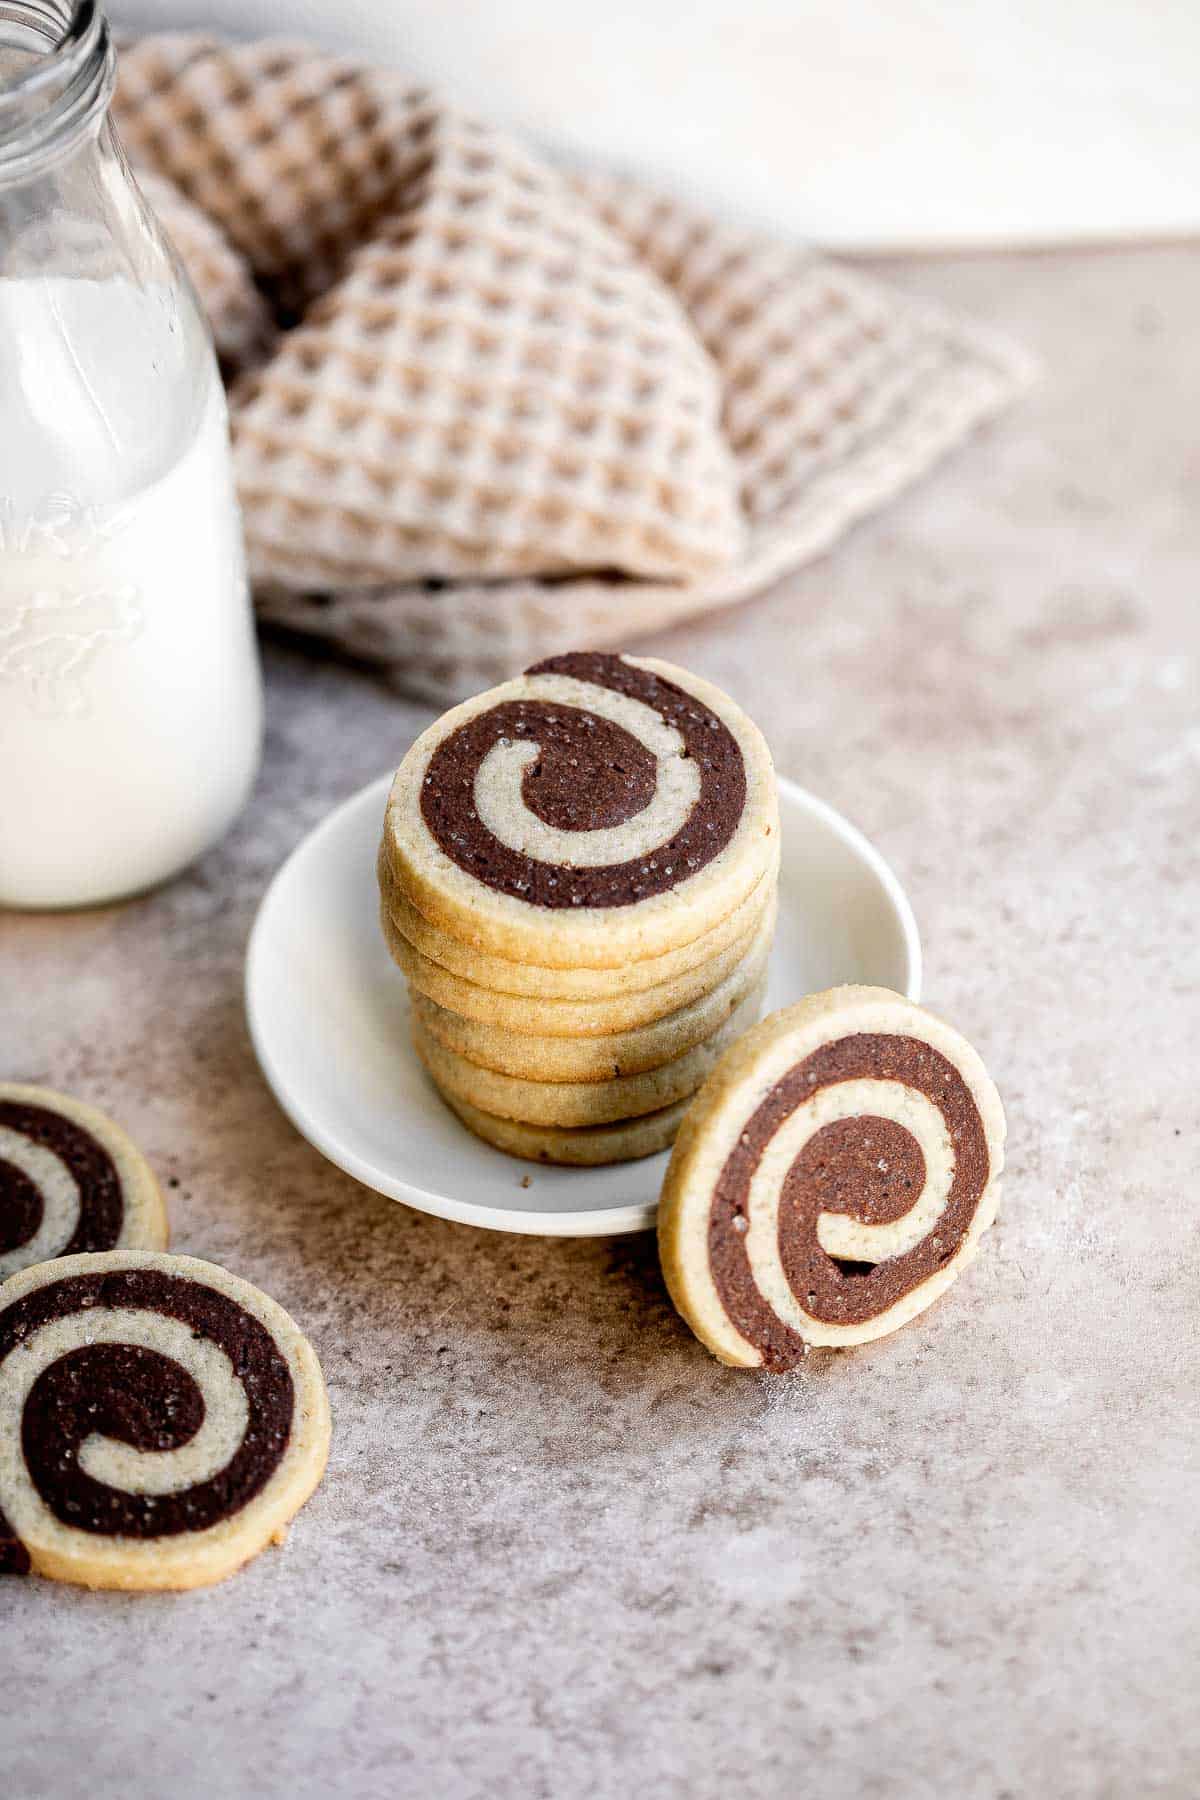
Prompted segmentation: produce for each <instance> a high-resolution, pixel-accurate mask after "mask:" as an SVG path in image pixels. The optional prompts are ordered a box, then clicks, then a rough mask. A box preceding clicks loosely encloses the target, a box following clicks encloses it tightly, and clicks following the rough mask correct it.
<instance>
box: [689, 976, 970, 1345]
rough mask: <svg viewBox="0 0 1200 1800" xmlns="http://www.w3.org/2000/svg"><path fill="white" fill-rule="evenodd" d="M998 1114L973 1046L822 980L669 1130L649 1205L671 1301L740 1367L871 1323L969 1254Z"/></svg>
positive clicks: (737, 1049) (920, 1299)
mask: <svg viewBox="0 0 1200 1800" xmlns="http://www.w3.org/2000/svg"><path fill="white" fill-rule="evenodd" d="M1004 1129H1005V1128H1004V1111H1003V1108H1002V1107H1001V1104H1000V1097H999V1095H998V1094H997V1092H996V1089H995V1087H994V1086H993V1085H992V1082H991V1080H990V1078H989V1076H988V1074H987V1071H986V1070H985V1069H984V1066H983V1064H982V1062H981V1061H980V1059H979V1057H978V1056H977V1055H976V1053H975V1051H974V1050H973V1049H972V1048H971V1046H970V1045H969V1044H968V1043H967V1042H966V1040H965V1039H964V1038H962V1037H960V1036H959V1034H958V1033H957V1032H956V1031H952V1030H951V1028H950V1027H949V1026H948V1025H945V1024H943V1023H942V1021H941V1020H940V1019H937V1018H934V1016H933V1015H932V1014H931V1013H928V1012H926V1011H925V1010H924V1009H923V1008H922V1007H919V1006H914V1005H913V1003H912V1002H911V1001H909V1000H905V999H903V998H902V997H901V996H900V995H898V994H893V993H890V992H889V991H888V990H887V989H885V988H869V987H843V988H834V989H832V990H831V991H830V992H828V993H825V994H815V995H812V996H811V997H810V998H809V999H807V1000H802V1001H801V1002H800V1004H799V1005H798V1006H792V1007H788V1008H787V1009H786V1010H785V1011H783V1012H780V1013H776V1014H774V1015H773V1016H772V1017H771V1018H769V1019H765V1020H764V1021H763V1023H762V1024H761V1025H758V1026H756V1027H755V1028H754V1030H752V1031H750V1032H748V1033H747V1034H746V1036H745V1037H744V1038H742V1039H741V1041H740V1042H739V1043H737V1044H735V1045H734V1047H733V1048H732V1049H731V1050H730V1051H729V1052H728V1053H727V1054H726V1055H725V1057H723V1058H722V1060H721V1062H720V1063H719V1064H718V1065H717V1067H716V1069H715V1070H714V1071H713V1073H712V1075H711V1076H710V1077H709V1080H708V1081H707V1083H706V1084H705V1086H704V1088H703V1089H702V1090H701V1092H700V1094H699V1095H698V1096H697V1098H696V1099H695V1101H694V1102H693V1104H692V1107H691V1110H690V1111H689V1113H688V1116H687V1118H686V1120H685V1121H684V1123H683V1127H682V1129H681V1131H680V1133H679V1138H678V1141H677V1142H676V1145H675V1151H674V1154H673V1156H672V1158H671V1163H670V1167H669V1168H668V1170H667V1175H666V1179H665V1181H664V1183H663V1191H662V1198H661V1201H660V1204H659V1213H658V1233H659V1250H660V1254H661V1257H662V1266H663V1273H664V1275H665V1276H666V1280H667V1286H668V1287H669V1289H670V1291H671V1298H672V1299H673V1300H674V1302H675V1305H676V1306H677V1307H678V1309H679V1311H680V1312H681V1313H682V1314H683V1316H684V1318H685V1319H686V1320H687V1321H688V1323H689V1325H691V1327H692V1329H693V1331H694V1332H695V1333H696V1335H697V1337H699V1338H700V1339H701V1340H702V1341H703V1342H704V1343H705V1344H706V1345H707V1346H708V1348H709V1349H710V1350H711V1351H712V1352H713V1354H714V1355H716V1356H718V1357H719V1358H720V1359H721V1361H722V1362H727V1363H735V1364H743V1365H745V1366H747V1367H756V1366H765V1367H766V1368H769V1369H788V1368H791V1367H792V1366H793V1365H794V1364H795V1363H796V1362H798V1361H799V1360H800V1358H801V1357H802V1356H803V1355H804V1354H805V1350H806V1348H807V1346H809V1345H816V1344H822V1345H839V1344H862V1343H867V1342H869V1341H870V1340H871V1339H873V1338H879V1337H883V1336H884V1335H885V1334H886V1333H887V1332H889V1331H894V1330H895V1329H896V1327H897V1326H899V1325H903V1324H904V1323H905V1322H906V1321H907V1320H909V1319H912V1318H915V1316H916V1315H917V1314H918V1313H920V1312H923V1311H924V1309H925V1308H926V1307H927V1306H928V1305H929V1304H930V1303H931V1302H932V1301H933V1300H935V1299H936V1298H937V1296H938V1295H939V1294H940V1293H942V1292H943V1291H944V1290H945V1289H946V1288H947V1287H948V1286H949V1285H950V1283H951V1282H952V1281H953V1280H954V1279H955V1277H956V1276H957V1275H958V1273H959V1272H960V1270H961V1269H962V1268H964V1267H965V1265H966V1264H967V1262H969V1261H970V1259H971V1257H972V1256H974V1254H975V1251H976V1249H977V1248H978V1245H979V1240H980V1238H981V1236H982V1235H983V1233H984V1232H985V1231H986V1230H987V1228H988V1226H989V1225H990V1224H991V1222H992V1220H993V1218H994V1217H995V1213H996V1204H997V1200H998V1182H999V1177H1000V1173H1001V1170H1002V1167H1003V1163H1004Z"/></svg>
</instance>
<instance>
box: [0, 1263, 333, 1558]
mask: <svg viewBox="0 0 1200 1800" xmlns="http://www.w3.org/2000/svg"><path fill="white" fill-rule="evenodd" d="M328 1447H329V1405H328V1401H327V1399H326V1394H325V1384H324V1381H323V1380H322V1377H321V1370H320V1367H319V1365H318V1363H317V1359H316V1356H315V1354H314V1353H313V1350H312V1347H311V1345H310V1344H309V1343H308V1342H307V1340H306V1339H305V1338H303V1337H302V1336H301V1334H300V1332H299V1331H298V1330H297V1328H296V1326H295V1325H294V1324H293V1322H292V1320H291V1319H289V1318H288V1316H287V1314H286V1313H285V1312H284V1311H283V1310H282V1308H280V1307H278V1306H276V1304H275V1302H274V1301H273V1300H269V1299H268V1298H267V1296H266V1295H265V1294H262V1293H260V1292H259V1291H258V1289H257V1288H254V1287H251V1286H250V1284H249V1283H248V1282H245V1281H240V1280H238V1278H237V1277H236V1276H234V1275H229V1274H227V1273H226V1271H225V1270H224V1269H219V1268H217V1267H215V1266H214V1264H212V1263H208V1262H200V1261H198V1260H197V1259H196V1258H194V1257H188V1256H166V1255H162V1254H160V1253H155V1252H153V1251H119V1250H118V1251H108V1252H105V1253H102V1254H99V1255H84V1256H67V1257H61V1258H59V1259H58V1260H56V1261H53V1262H46V1263H40V1264H38V1265H37V1267H35V1268H30V1269H25V1270H23V1271H22V1272H21V1273H20V1274H18V1275H14V1276H13V1277H12V1278H11V1279H10V1280H9V1281H7V1282H6V1283H5V1284H4V1286H3V1288H0V1568H3V1569H5V1570H7V1571H8V1572H11V1573H17V1574H25V1573H28V1572H30V1571H32V1572H34V1573H36V1574H39V1575H47V1576H50V1577H51V1578H52V1579H54V1580H57V1581H74V1582H80V1583H82V1584H83V1585H84V1586H87V1587H96V1588H191V1587H199V1586H201V1585H203V1584H204V1583H206V1582H212V1581H220V1580H221V1579H222V1578H223V1577H224V1576H226V1575H229V1574H231V1573H232V1572H233V1570H235V1569H237V1568H239V1567H240V1566H241V1564H242V1563H244V1562H246V1561H247V1560H248V1559H249V1558H250V1557H252V1556H253V1555H255V1554H256V1552H257V1551H259V1550H261V1549H262V1548H263V1547H264V1545H266V1544H268V1543H270V1542H272V1541H273V1540H274V1541H280V1540H281V1538H282V1535H283V1533H284V1531H285V1529H286V1527H287V1524H288V1522H289V1520H290V1519H291V1518H292V1517H293V1515H294V1514H295V1513H296V1512H298V1511H299V1509H300V1507H301V1506H303V1504H304V1502H305V1501H306V1500H307V1499H308V1497H309V1495H310V1494H311V1493H312V1491H313V1489H314V1488H315V1487H316V1485H317V1483H318V1481H319V1480H320V1479H321V1474H322V1472H323V1470H324V1467H325V1459H326V1455H327V1452H328Z"/></svg>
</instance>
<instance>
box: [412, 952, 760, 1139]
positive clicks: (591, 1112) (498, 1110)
mask: <svg viewBox="0 0 1200 1800" xmlns="http://www.w3.org/2000/svg"><path fill="white" fill-rule="evenodd" d="M765 992H766V980H765V978H760V980H759V981H758V982H757V983H756V984H755V986H754V988H753V989H752V990H751V992H750V993H749V994H748V995H747V996H746V998H745V999H744V1000H743V1001H742V1002H741V1004H740V1005H739V1006H738V1007H737V1009H736V1011H734V1012H732V1013H731V1014H730V1015H729V1017H728V1018H727V1019H726V1021H725V1023H724V1024H723V1025H720V1026H718V1028H717V1030H716V1031H715V1032H714V1033H713V1034H712V1036H711V1037H709V1038H705V1039H704V1041H703V1043H700V1044H697V1045H696V1046H695V1047H694V1048H693V1049H691V1050H686V1051H685V1052H684V1053H683V1055H682V1056H677V1057H675V1058H673V1059H672V1061H670V1062H667V1063H663V1064H661V1065H660V1067H658V1068H657V1069H648V1070H646V1071H645V1073H644V1074H641V1075H620V1076H617V1077H616V1078H615V1079H612V1080H609V1081H526V1080H522V1079H521V1077H520V1076H516V1075H501V1074H498V1073H497V1071H496V1070H495V1069H481V1068H480V1067H479V1066H478V1065H477V1064H476V1063H473V1062H468V1061H467V1059H466V1057H465V1056H459V1055H458V1054H457V1052H456V1051H454V1050H448V1049H446V1047H445V1045H443V1044H439V1043H438V1041H437V1039H436V1038H434V1037H431V1036H430V1034H429V1033H428V1032H427V1031H425V1030H424V1028H423V1027H422V1025H421V1023H420V1020H419V1018H418V1019H416V1020H415V1021H414V1029H413V1042H414V1043H415V1045H416V1048H417V1054H418V1055H419V1056H420V1058H421V1061H422V1062H423V1063H424V1064H425V1067H426V1068H427V1069H428V1070H429V1073H430V1074H431V1075H432V1077H433V1079H434V1081H435V1082H436V1083H437V1085H438V1087H439V1088H440V1089H441V1090H442V1092H443V1093H446V1094H454V1095H456V1096H457V1097H458V1098H459V1099H462V1100H466V1101H467V1102H468V1103H469V1104H470V1105H471V1106H475V1107H478V1108H479V1109H480V1110H481V1111H483V1112H489V1113H495V1114H496V1115H497V1116H498V1117H500V1118H504V1119H520V1120H522V1121H523V1122H524V1123H525V1124H527V1125H566V1126H579V1125H610V1124H612V1123H613V1122H614V1121H615V1120H617V1119H636V1118H641V1117H643V1116H644V1115H645V1114H646V1113H652V1112H660V1111H661V1110H662V1108H663V1107H664V1106H672V1105H674V1103H675V1101H676V1100H685V1099H687V1097H688V1096H689V1095H690V1094H694V1093H695V1092H696V1089H697V1088H698V1087H699V1086H700V1085H701V1083H702V1082H703V1081H704V1080H705V1079H706V1077H707V1076H708V1075H709V1074H710V1073H711V1071H712V1069H713V1066H714V1064H715V1063H716V1061H717V1059H718V1057H720V1056H721V1055H722V1054H723V1053H724V1052H725V1051H726V1050H727V1049H728V1048H729V1046H730V1044H732V1043H733V1041H734V1039H735V1038H737V1037H740V1035H741V1034H742V1032H743V1031H748V1030H749V1028H750V1026H751V1025H753V1024H754V1021H755V1020H756V1019H757V1018H758V1016H759V1014H760V1012H761V1011H762V1003H763V996H764V994H765Z"/></svg>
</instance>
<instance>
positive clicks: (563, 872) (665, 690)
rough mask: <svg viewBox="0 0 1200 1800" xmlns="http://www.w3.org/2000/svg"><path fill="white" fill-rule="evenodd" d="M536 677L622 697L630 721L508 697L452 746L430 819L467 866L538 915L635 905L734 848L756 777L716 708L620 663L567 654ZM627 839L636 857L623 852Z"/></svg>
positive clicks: (426, 807) (432, 777) (457, 735)
mask: <svg viewBox="0 0 1200 1800" xmlns="http://www.w3.org/2000/svg"><path fill="white" fill-rule="evenodd" d="M527 673H528V674H529V675H530V676H534V677H536V676H539V675H549V676H567V677H570V678H572V679H573V680H574V681H577V682H580V683H583V684H586V686H588V687H590V688H592V689H594V690H597V691H598V692H599V694H600V695H604V694H612V695H618V696H621V697H622V703H623V704H622V706H621V707H620V708H618V710H621V711H623V713H624V715H625V721H624V722H622V721H621V720H619V719H617V718H615V717H611V716H607V715H606V713H605V712H603V711H601V710H598V709H597V710H592V709H591V708H589V707H587V706H586V705H584V704H579V703H578V702H577V701H576V700H574V699H572V700H565V699H550V698H547V699H545V700H541V699H537V698H528V699H518V700H505V701H500V702H498V703H497V704H496V705H494V706H492V707H490V708H488V709H487V710H486V711H485V712H481V713H477V714H476V715H475V716H474V717H473V718H471V719H469V720H468V721H467V722H466V723H465V724H463V725H460V726H459V727H458V728H457V730H455V731H453V732H452V733H451V734H450V735H449V736H448V737H447V738H446V739H444V741H443V742H442V743H441V744H439V745H438V747H437V748H436V750H435V751H434V752H433V755H432V757H431V758H430V761H429V766H428V769H427V772H426V775H425V780H424V784H423V787H422V790H421V813H422V817H423V818H424V821H425V824H426V826H427V828H428V830H429V831H430V833H431V834H432V836H433V838H434V839H435V840H436V842H437V843H438V844H439V845H440V847H441V848H442V849H443V850H444V851H445V853H446V855H447V856H449V857H451V858H452V860H453V861H454V862H455V863H457V864H458V866H459V867H460V868H462V869H465V870H466V871H467V872H468V873H469V874H471V875H473V876H475V878H476V879H477V880H478V881H480V882H482V883H483V884H484V885H486V886H487V887H490V888H493V889H495V890H497V891H498V892H500V893H504V894H510V895H513V896H515V897H516V898H519V899H521V900H525V901H528V902H529V903H530V904H531V905H534V906H541V907H547V908H552V909H560V908H566V907H578V906H587V907H613V906H632V905H634V904H636V903H637V902H638V901H639V900H644V899H647V898H649V897H650V896H652V895H655V894H660V893H663V892H665V891H666V890H668V889H670V888H674V887H677V886H678V885H679V884H680V883H681V882H683V881H686V880H687V879H688V878H689V877H690V876H693V875H695V874H697V873H698V872H699V871H700V870H701V869H703V868H704V867H705V866H706V865H707V864H708V863H710V862H712V861H713V859H714V858H715V857H717V856H718V855H719V854H720V853H721V851H722V850H724V848H725V847H726V845H727V844H728V843H729V841H730V839H731V838H732V837H733V835H734V833H735V831H736V830H737V827H738V824H739V821H740V820H741V817H742V813H743V810H744V808H745V804H746V769H745V764H744V761H743V757H742V752H741V749H740V748H739V746H738V743H737V741H736V739H735V738H734V736H733V734H732V732H731V731H730V730H729V728H728V727H727V726H726V725H725V723H724V722H723V720H721V719H720V718H718V716H717V714H716V713H715V712H713V711H712V710H711V708H709V707H708V706H706V705H704V703H703V702H702V701H700V700H698V699H697V698H696V697H695V696H694V695H692V694H689V693H687V692H686V691H685V690H684V689H683V688H682V687H678V686H676V685H675V683H673V682H671V681H668V680H666V679H664V678H663V677H662V676H661V675H655V674H653V673H652V672H651V671H649V670H647V669H642V668H638V667H637V666H636V665H635V664H633V663H629V662H626V661H625V660H624V659H623V658H622V657H619V656H605V655H600V654H594V653H574V654H571V655H566V656H557V657H552V658H551V659H550V660H549V661H547V662H541V663H537V664H536V665H535V666H534V667H533V668H532V669H530V670H528V671H527ZM630 703H633V704H632V705H631V704H630ZM642 721H644V723H643V722H642ZM514 821H516V826H515V827H514ZM622 841H624V842H626V843H628V844H631V845H632V846H633V853H632V854H630V853H629V851H628V850H626V853H625V854H614V851H617V849H618V845H619V844H621V843H622ZM531 844H532V845H534V846H536V847H537V848H538V849H539V850H540V851H541V854H531V853H530V848H529V846H530V845H531Z"/></svg>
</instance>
